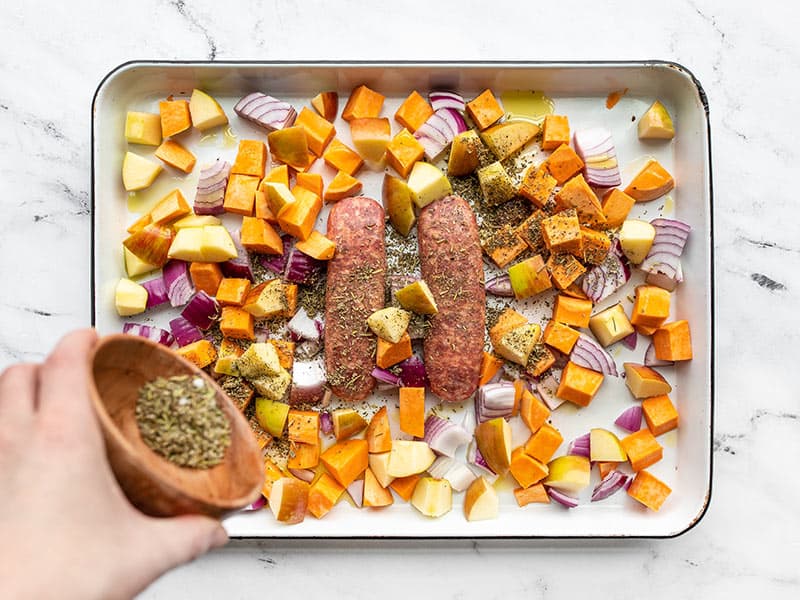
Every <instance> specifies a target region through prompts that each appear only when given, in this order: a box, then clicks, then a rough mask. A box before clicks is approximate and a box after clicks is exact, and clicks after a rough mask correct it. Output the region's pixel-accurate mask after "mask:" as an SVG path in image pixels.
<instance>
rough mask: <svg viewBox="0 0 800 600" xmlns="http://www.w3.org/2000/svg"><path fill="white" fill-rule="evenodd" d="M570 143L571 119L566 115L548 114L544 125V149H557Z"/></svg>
mask: <svg viewBox="0 0 800 600" xmlns="http://www.w3.org/2000/svg"><path fill="white" fill-rule="evenodd" d="M561 144H569V119H568V118H567V117H566V116H565V115H546V116H545V118H544V125H543V126H542V150H555V149H556V148H558V147H559V146H560V145H561Z"/></svg>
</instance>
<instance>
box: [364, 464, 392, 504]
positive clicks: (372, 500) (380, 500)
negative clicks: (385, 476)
mask: <svg viewBox="0 0 800 600" xmlns="http://www.w3.org/2000/svg"><path fill="white" fill-rule="evenodd" d="M393 503H394V497H393V496H392V492H390V491H389V490H387V489H386V488H384V487H381V484H380V483H378V480H377V478H376V477H375V475H374V474H373V473H372V469H370V468H369V467H367V470H366V471H364V504H363V505H364V506H366V507H369V508H379V507H381V506H389V505H390V504H393Z"/></svg>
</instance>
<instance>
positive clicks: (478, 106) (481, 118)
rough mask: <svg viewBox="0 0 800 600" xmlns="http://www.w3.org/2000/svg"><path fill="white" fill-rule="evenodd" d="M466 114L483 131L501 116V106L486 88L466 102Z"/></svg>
mask: <svg viewBox="0 0 800 600" xmlns="http://www.w3.org/2000/svg"><path fill="white" fill-rule="evenodd" d="M467 114H468V115H469V116H470V118H471V119H472V120H473V121H474V122H475V125H477V126H478V129H480V130H481V131H483V130H484V129H486V128H488V127H489V126H490V125H493V124H494V123H496V122H497V121H498V120H499V119H500V117H502V116H503V114H504V112H503V107H502V106H500V103H499V102H498V101H497V98H495V97H494V94H493V93H492V90H489V89H486V90H484V91H483V92H481V94H480V95H479V96H478V97H477V98H475V99H474V100H470V101H469V102H467Z"/></svg>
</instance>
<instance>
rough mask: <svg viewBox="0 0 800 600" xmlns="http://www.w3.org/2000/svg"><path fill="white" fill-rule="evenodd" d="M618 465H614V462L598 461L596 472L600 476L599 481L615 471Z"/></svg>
mask: <svg viewBox="0 0 800 600" xmlns="http://www.w3.org/2000/svg"><path fill="white" fill-rule="evenodd" d="M618 464H619V463H615V462H603V461H598V462H597V472H598V473H599V474H600V479H601V480H603V479H605V477H606V475H608V474H609V473H611V471H613V470H615V469H616V468H617V466H618Z"/></svg>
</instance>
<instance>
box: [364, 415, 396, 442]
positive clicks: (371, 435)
mask: <svg viewBox="0 0 800 600" xmlns="http://www.w3.org/2000/svg"><path fill="white" fill-rule="evenodd" d="M364 437H365V439H366V440H367V443H368V444H369V451H370V453H372V454H380V453H381V452H389V451H390V450H391V449H392V432H391V429H390V426H389V413H388V412H387V410H386V407H385V406H381V408H380V410H378V412H376V413H375V414H374V415H372V419H370V422H369V425H367V431H366V433H365V434H364Z"/></svg>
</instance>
